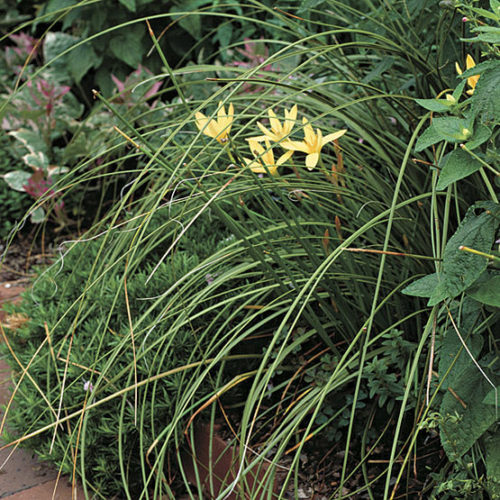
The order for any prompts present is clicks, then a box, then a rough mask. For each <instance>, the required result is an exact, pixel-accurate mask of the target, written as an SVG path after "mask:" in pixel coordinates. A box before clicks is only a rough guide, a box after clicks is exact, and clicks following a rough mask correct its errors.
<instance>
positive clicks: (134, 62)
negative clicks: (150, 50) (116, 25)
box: [109, 26, 144, 68]
mask: <svg viewBox="0 0 500 500" xmlns="http://www.w3.org/2000/svg"><path fill="white" fill-rule="evenodd" d="M143 35H144V28H143V27H141V26H128V27H127V30H126V32H125V31H123V30H122V32H121V33H120V34H119V35H116V36H114V37H113V38H112V39H111V42H110V43H109V48H110V49H111V52H113V54H114V55H115V56H116V57H117V58H118V59H120V60H121V61H123V62H125V63H127V64H128V65H129V66H132V67H133V68H137V66H139V64H140V62H141V60H142V56H143V55H144V54H143V53H144V48H143V46H142V43H141V40H142V37H143Z"/></svg>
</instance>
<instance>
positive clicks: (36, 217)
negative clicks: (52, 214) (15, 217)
mask: <svg viewBox="0 0 500 500" xmlns="http://www.w3.org/2000/svg"><path fill="white" fill-rule="evenodd" d="M30 220H31V222H32V223H33V224H41V223H42V222H43V221H44V220H45V210H44V209H43V208H42V207H37V208H35V210H33V212H31V217H30Z"/></svg>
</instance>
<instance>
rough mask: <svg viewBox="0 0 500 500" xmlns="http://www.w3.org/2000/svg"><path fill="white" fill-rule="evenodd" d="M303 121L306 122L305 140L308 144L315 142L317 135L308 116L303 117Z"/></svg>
mask: <svg viewBox="0 0 500 500" xmlns="http://www.w3.org/2000/svg"><path fill="white" fill-rule="evenodd" d="M302 123H303V124H304V137H305V142H306V143H307V144H314V142H315V140H316V135H315V134H314V130H313V128H312V125H311V124H310V123H309V121H308V120H307V118H305V117H304V118H302Z"/></svg>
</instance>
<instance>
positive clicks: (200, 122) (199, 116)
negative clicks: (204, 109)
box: [194, 111, 208, 130]
mask: <svg viewBox="0 0 500 500" xmlns="http://www.w3.org/2000/svg"><path fill="white" fill-rule="evenodd" d="M194 116H195V118H196V122H195V123H196V126H197V127H198V129H199V130H202V129H203V128H205V127H206V125H207V123H208V118H207V117H206V116H205V115H204V114H203V113H200V112H199V111H198V112H197V113H195V115H194Z"/></svg>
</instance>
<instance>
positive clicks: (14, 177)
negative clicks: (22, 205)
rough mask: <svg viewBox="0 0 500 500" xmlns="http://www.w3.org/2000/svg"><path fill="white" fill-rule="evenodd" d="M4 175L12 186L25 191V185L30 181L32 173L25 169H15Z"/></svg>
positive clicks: (16, 189)
mask: <svg viewBox="0 0 500 500" xmlns="http://www.w3.org/2000/svg"><path fill="white" fill-rule="evenodd" d="M2 177H3V179H4V180H5V182H6V183H7V184H8V185H9V187H10V188H12V189H14V190H15V191H21V192H23V193H24V192H25V189H24V187H23V186H24V185H26V184H27V183H28V180H29V178H30V177H31V174H30V173H29V172H24V171H23V170H13V171H12V172H8V173H6V174H4V175H2Z"/></svg>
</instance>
